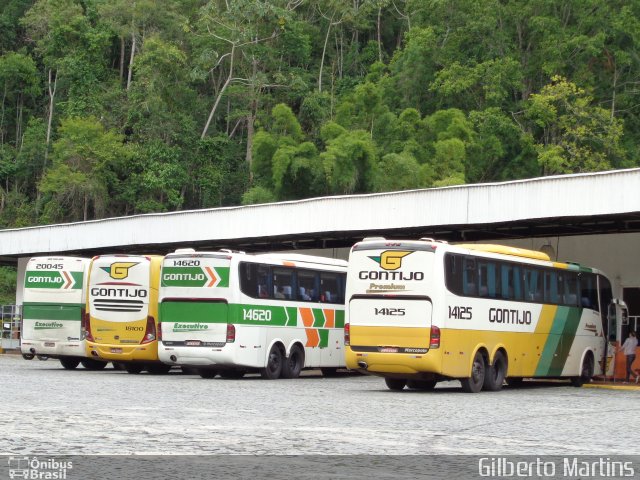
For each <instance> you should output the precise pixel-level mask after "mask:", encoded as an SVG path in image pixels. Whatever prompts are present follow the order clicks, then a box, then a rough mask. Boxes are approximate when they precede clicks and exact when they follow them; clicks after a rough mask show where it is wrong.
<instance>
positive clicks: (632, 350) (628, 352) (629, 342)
mask: <svg viewBox="0 0 640 480" xmlns="http://www.w3.org/2000/svg"><path fill="white" fill-rule="evenodd" d="M637 347H638V339H637V338H636V332H634V331H633V330H630V331H629V336H628V337H627V339H626V340H625V341H624V343H623V344H622V347H620V350H622V353H624V356H625V358H626V361H627V375H626V378H625V381H626V382H628V381H629V378H630V377H631V365H632V364H633V361H634V360H635V359H636V348H637Z"/></svg>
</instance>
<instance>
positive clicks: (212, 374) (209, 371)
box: [198, 368, 218, 379]
mask: <svg viewBox="0 0 640 480" xmlns="http://www.w3.org/2000/svg"><path fill="white" fill-rule="evenodd" d="M198 375H200V376H201V377H202V378H207V379H211V378H216V375H218V370H216V369H214V368H198Z"/></svg>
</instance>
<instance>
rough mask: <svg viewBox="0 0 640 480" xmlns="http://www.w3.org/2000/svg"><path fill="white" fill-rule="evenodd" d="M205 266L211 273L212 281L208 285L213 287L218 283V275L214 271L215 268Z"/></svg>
mask: <svg viewBox="0 0 640 480" xmlns="http://www.w3.org/2000/svg"><path fill="white" fill-rule="evenodd" d="M204 268H205V270H206V271H207V272H208V273H209V275H210V276H211V282H209V284H208V285H207V287H213V286H214V285H215V284H216V282H217V281H218V277H216V274H215V273H213V269H212V268H211V267H204Z"/></svg>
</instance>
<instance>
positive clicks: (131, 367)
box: [124, 363, 144, 374]
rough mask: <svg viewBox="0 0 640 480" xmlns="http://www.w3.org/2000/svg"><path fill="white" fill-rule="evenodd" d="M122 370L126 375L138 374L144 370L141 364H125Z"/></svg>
mask: <svg viewBox="0 0 640 480" xmlns="http://www.w3.org/2000/svg"><path fill="white" fill-rule="evenodd" d="M124 369H125V370H126V371H127V373H131V374H138V373H140V372H141V371H142V370H144V365H143V364H141V363H125V364H124Z"/></svg>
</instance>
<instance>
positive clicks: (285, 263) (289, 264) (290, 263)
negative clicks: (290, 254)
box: [282, 262, 296, 267]
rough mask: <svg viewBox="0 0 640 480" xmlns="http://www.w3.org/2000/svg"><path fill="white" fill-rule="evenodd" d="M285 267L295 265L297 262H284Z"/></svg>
mask: <svg viewBox="0 0 640 480" xmlns="http://www.w3.org/2000/svg"><path fill="white" fill-rule="evenodd" d="M282 264H283V265H284V266H285V267H295V266H296V264H295V263H293V262H282Z"/></svg>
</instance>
